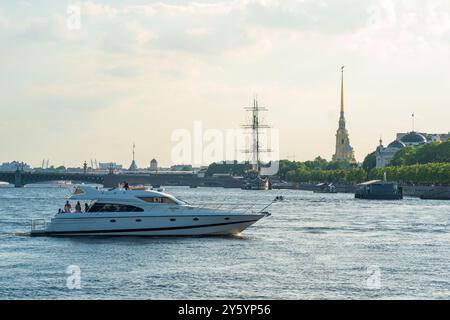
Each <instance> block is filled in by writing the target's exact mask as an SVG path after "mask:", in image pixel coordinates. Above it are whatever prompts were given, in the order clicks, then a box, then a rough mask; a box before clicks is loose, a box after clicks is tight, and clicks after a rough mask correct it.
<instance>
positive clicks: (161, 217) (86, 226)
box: [31, 186, 270, 236]
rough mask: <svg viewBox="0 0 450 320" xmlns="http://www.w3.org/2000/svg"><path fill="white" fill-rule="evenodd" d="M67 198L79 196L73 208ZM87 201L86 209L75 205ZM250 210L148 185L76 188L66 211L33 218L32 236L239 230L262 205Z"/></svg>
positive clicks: (253, 218) (259, 214)
mask: <svg viewBox="0 0 450 320" xmlns="http://www.w3.org/2000/svg"><path fill="white" fill-rule="evenodd" d="M69 201H78V204H77V208H76V210H74V211H73V210H71V208H70V207H69V206H67V205H68V204H69ZM80 201H89V202H90V203H89V204H88V203H86V204H85V210H84V212H83V211H82V209H81V206H80V205H79V204H80V203H79V202H80ZM269 206H270V204H269V205H268V206H266V207H265V208H263V209H262V210H260V211H257V212H252V213H248V210H247V212H241V211H239V210H236V209H234V210H233V209H230V210H226V209H213V208H208V207H203V206H193V205H189V204H188V203H186V202H184V201H182V200H179V199H177V198H175V197H174V196H172V195H170V194H168V193H165V192H162V191H156V190H153V189H150V188H138V189H129V188H126V189H124V188H115V189H110V190H107V189H97V188H94V187H85V186H83V187H77V188H76V189H75V191H74V193H73V195H72V196H71V197H70V198H69V200H68V202H67V203H66V207H65V210H64V211H62V210H60V212H59V213H58V214H56V216H55V217H54V218H52V219H51V221H50V222H49V223H47V222H46V221H45V220H43V219H34V220H32V223H31V235H32V236H82V235H87V236H92V235H95V236H99V235H102V236H199V235H217V236H226V235H237V234H239V233H240V232H242V231H243V230H245V229H246V228H248V227H249V226H251V225H252V224H254V223H255V222H257V221H258V220H260V219H261V218H264V217H267V216H270V213H268V212H266V211H265V210H266V209H267V208H268V207H269Z"/></svg>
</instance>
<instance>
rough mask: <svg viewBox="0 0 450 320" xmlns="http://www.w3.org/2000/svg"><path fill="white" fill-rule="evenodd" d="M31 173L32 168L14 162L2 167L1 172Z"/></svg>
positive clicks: (4, 164)
mask: <svg viewBox="0 0 450 320" xmlns="http://www.w3.org/2000/svg"><path fill="white" fill-rule="evenodd" d="M16 170H22V171H31V167H30V166H29V165H28V164H26V163H23V162H18V161H13V162H4V163H2V164H1V165H0V171H16Z"/></svg>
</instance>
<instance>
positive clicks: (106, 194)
mask: <svg viewBox="0 0 450 320" xmlns="http://www.w3.org/2000/svg"><path fill="white" fill-rule="evenodd" d="M111 198H114V199H116V200H118V199H120V200H136V198H137V199H141V200H143V201H146V202H158V201H147V199H154V198H168V199H170V200H171V203H173V204H179V203H180V202H179V201H178V200H176V199H175V198H174V197H173V196H171V195H170V194H167V193H165V192H162V191H156V190H153V189H151V188H145V187H141V188H136V189H129V190H125V189H122V188H114V189H99V188H97V187H91V186H77V187H76V188H75V190H74V192H73V194H72V196H71V197H70V200H101V199H111ZM144 199H145V200H144ZM161 202H162V201H161Z"/></svg>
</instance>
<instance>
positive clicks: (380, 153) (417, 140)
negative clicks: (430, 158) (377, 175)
mask: <svg viewBox="0 0 450 320" xmlns="http://www.w3.org/2000/svg"><path fill="white" fill-rule="evenodd" d="M449 136H450V135H447V134H427V133H419V132H415V131H411V132H408V133H397V139H396V140H394V141H392V142H391V143H390V144H389V145H388V146H387V147H384V146H383V144H382V141H381V140H380V145H379V146H378V148H377V150H376V152H375V154H376V159H377V168H384V167H386V166H387V165H389V163H390V162H391V160H392V158H393V157H394V155H395V154H396V153H397V151H399V150H401V149H403V148H404V147H406V146H421V145H424V144H427V143H430V142H434V141H446V140H447V139H448V137H449Z"/></svg>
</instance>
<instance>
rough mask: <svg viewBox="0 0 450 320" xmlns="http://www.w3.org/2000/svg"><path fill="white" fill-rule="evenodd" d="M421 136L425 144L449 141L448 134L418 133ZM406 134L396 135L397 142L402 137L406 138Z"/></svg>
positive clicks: (449, 136)
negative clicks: (425, 141)
mask: <svg viewBox="0 0 450 320" xmlns="http://www.w3.org/2000/svg"><path fill="white" fill-rule="evenodd" d="M418 133H419V134H421V135H422V136H424V137H425V139H426V140H427V142H444V141H447V140H448V139H450V132H449V133H424V132H418ZM407 134H408V133H397V140H400V139H402V138H403V137H404V136H406V135H407Z"/></svg>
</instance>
